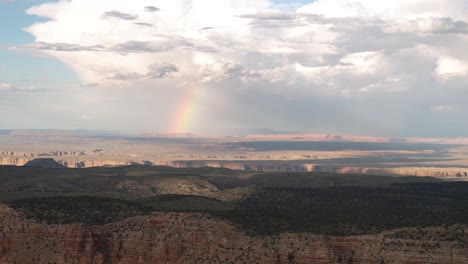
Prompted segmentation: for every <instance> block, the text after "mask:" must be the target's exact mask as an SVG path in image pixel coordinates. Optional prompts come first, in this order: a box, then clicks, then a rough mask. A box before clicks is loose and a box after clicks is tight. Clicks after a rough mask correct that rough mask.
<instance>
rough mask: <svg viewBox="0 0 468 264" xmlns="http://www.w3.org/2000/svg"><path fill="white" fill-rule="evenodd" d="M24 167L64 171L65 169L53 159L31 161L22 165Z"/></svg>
mask: <svg viewBox="0 0 468 264" xmlns="http://www.w3.org/2000/svg"><path fill="white" fill-rule="evenodd" d="M24 166H25V167H39V168H46V169H65V168H66V167H65V166H63V165H62V164H60V163H58V162H56V161H55V160H54V159H33V160H30V161H28V162H27V163H26V164H24Z"/></svg>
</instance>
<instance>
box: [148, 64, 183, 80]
mask: <svg viewBox="0 0 468 264" xmlns="http://www.w3.org/2000/svg"><path fill="white" fill-rule="evenodd" d="M177 72H179V68H178V67H177V66H176V65H174V64H169V63H163V64H152V65H150V67H149V72H148V74H147V75H146V76H147V77H149V78H151V79H162V78H168V77H170V76H171V75H172V74H174V73H177Z"/></svg>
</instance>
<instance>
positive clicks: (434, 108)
mask: <svg viewBox="0 0 468 264" xmlns="http://www.w3.org/2000/svg"><path fill="white" fill-rule="evenodd" d="M430 109H431V110H432V111H434V112H452V111H454V110H455V107H453V106H451V105H433V106H431V107H430Z"/></svg>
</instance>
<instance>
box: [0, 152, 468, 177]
mask: <svg viewBox="0 0 468 264" xmlns="http://www.w3.org/2000/svg"><path fill="white" fill-rule="evenodd" d="M34 159H35V158H28V157H13V156H6V157H5V156H4V157H0V165H9V166H24V165H25V164H26V163H28V162H29V161H31V160H34ZM56 161H57V162H58V163H60V164H61V165H63V166H65V167H67V168H90V167H103V166H115V167H117V166H129V165H132V164H143V165H146V166H154V165H158V166H171V167H176V168H201V167H213V168H226V169H231V170H243V171H260V172H323V173H335V174H367V175H411V176H430V177H439V178H443V177H449V178H468V168H431V167H392V168H374V167H349V166H333V165H320V164H309V163H307V162H304V163H297V162H293V161H291V162H288V161H284V162H281V161H272V162H269V163H266V162H261V161H259V162H256V161H244V162H231V161H203V160H183V161H141V160H112V159H87V160H76V161H75V160H60V159H56Z"/></svg>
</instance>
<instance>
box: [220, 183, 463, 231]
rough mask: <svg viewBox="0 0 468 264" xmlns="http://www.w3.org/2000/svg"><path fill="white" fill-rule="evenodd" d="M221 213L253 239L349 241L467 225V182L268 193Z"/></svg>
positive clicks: (269, 189) (277, 190)
mask: <svg viewBox="0 0 468 264" xmlns="http://www.w3.org/2000/svg"><path fill="white" fill-rule="evenodd" d="M240 205H241V207H242V208H243V209H242V210H239V211H230V212H223V213H216V215H217V216H220V217H224V218H226V219H229V220H230V221H233V222H235V223H237V224H239V226H240V227H241V228H242V229H244V230H246V231H247V232H248V233H250V234H255V235H258V234H260V235H263V234H275V233H281V232H311V233H317V234H324V235H335V236H349V235H362V234H371V233H378V232H381V231H384V230H389V229H397V228H404V227H414V226H422V227H428V226H442V225H454V224H465V225H466V224H468V183H460V182H456V183H428V184H401V185H394V186H391V187H386V188H376V187H336V188H316V189H293V188H267V189H261V190H259V191H258V192H257V193H255V195H253V196H252V197H249V198H247V199H246V200H244V201H242V202H241V204H240Z"/></svg>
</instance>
